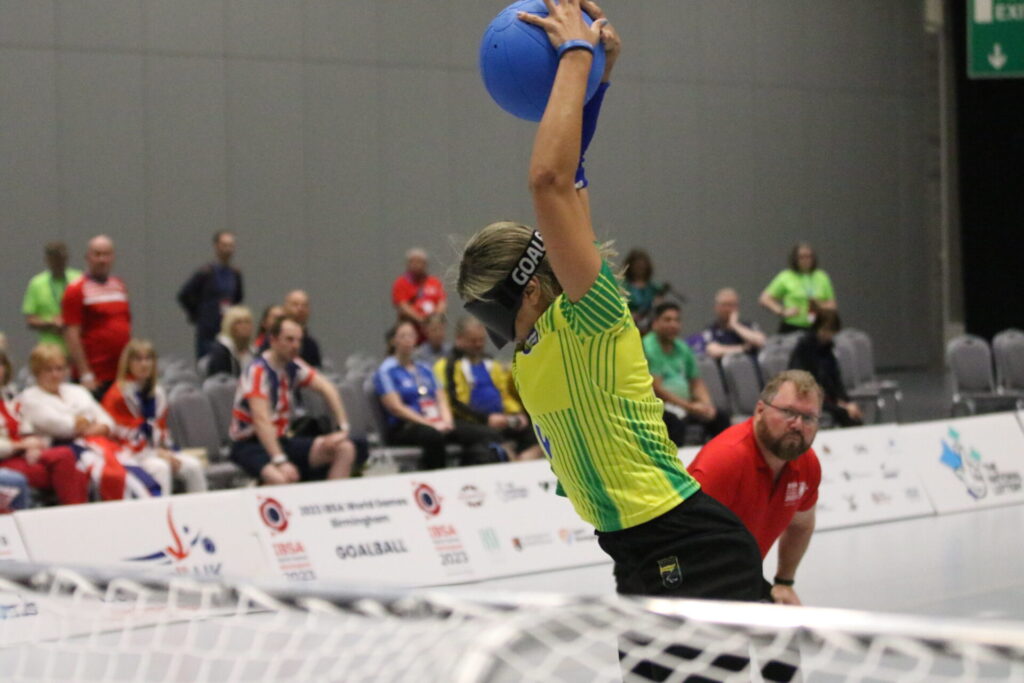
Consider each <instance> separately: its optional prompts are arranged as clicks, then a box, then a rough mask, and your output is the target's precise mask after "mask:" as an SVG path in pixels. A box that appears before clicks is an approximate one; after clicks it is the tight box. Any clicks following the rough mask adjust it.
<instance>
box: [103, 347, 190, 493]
mask: <svg viewBox="0 0 1024 683" xmlns="http://www.w3.org/2000/svg"><path fill="white" fill-rule="evenodd" d="M156 369H157V366H156V350H155V349H154V348H153V344H152V343H150V342H148V341H146V340H144V339H133V340H131V341H130V342H128V345H127V346H125V347H124V350H123V351H122V352H121V360H120V362H119V363H118V366H117V381H115V382H114V384H113V385H112V386H111V387H110V390H109V391H107V393H106V395H105V396H104V397H103V407H104V408H105V409H106V411H107V412H108V413H109V414H110V416H111V418H113V421H114V430H113V434H114V438H115V439H117V440H118V441H119V442H120V443H121V444H122V445H123V446H124V448H122V450H121V452H120V457H121V462H122V463H124V465H125V466H127V467H128V468H129V470H130V468H131V467H133V466H137V467H141V468H142V469H143V470H144V471H145V472H147V473H148V474H149V476H151V477H153V479H154V480H155V481H156V483H157V484H159V485H160V489H161V492H162V493H163V494H164V495H170V494H171V493H172V491H173V487H172V478H177V479H180V480H181V481H182V483H183V484H184V487H185V491H186V492H188V493H197V492H200V491H205V490H206V489H207V485H206V473H205V472H204V470H203V465H202V463H200V462H199V460H198V459H196V458H195V457H193V456H191V455H185V454H183V453H179V452H177V451H176V449H175V448H174V444H173V443H172V442H171V436H170V433H169V432H168V430H167V393H166V392H165V391H164V388H163V387H162V386H160V385H159V384H157V381H156Z"/></svg>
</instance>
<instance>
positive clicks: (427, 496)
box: [412, 482, 441, 517]
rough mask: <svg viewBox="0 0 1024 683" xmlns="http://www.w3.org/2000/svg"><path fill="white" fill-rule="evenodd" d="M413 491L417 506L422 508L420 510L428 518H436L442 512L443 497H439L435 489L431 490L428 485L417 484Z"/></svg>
mask: <svg viewBox="0 0 1024 683" xmlns="http://www.w3.org/2000/svg"><path fill="white" fill-rule="evenodd" d="M413 485H414V486H415V487H416V488H415V490H414V491H413V494H412V497H413V500H415V501H416V504H417V505H419V506H420V510H423V512H424V513H425V514H426V515H427V516H428V517H435V516H437V515H438V514H440V512H441V496H439V495H437V492H436V491H434V489H432V488H430V486H429V485H428V484H416V483H415V482H413Z"/></svg>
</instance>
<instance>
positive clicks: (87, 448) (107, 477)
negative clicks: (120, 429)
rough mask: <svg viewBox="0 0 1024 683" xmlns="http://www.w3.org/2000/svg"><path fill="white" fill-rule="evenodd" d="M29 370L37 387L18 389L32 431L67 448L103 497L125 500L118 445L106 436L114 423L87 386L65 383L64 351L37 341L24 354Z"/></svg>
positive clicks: (124, 476) (124, 480)
mask: <svg viewBox="0 0 1024 683" xmlns="http://www.w3.org/2000/svg"><path fill="white" fill-rule="evenodd" d="M29 369H30V370H31V371H32V374H33V376H34V377H35V379H36V385H35V386H33V387H28V388H27V389H25V390H24V391H23V392H21V395H20V396H19V399H18V400H19V402H20V403H21V414H22V417H23V418H24V419H25V420H26V421H27V422H28V423H30V424H31V425H32V430H33V432H34V433H35V434H36V435H39V436H45V437H49V438H50V439H51V441H52V443H53V444H54V445H67V446H70V447H71V448H72V449H73V450H74V451H75V454H76V456H77V458H78V464H79V467H81V468H82V469H83V470H85V471H86V472H88V473H89V474H90V476H91V477H92V481H93V484H94V485H95V486H96V489H97V491H98V493H99V497H100V498H101V499H102V500H120V499H122V498H124V494H125V482H126V476H127V475H126V472H125V469H124V466H123V465H121V463H120V461H119V460H118V457H117V451H118V450H119V448H120V447H119V446H118V445H117V443H116V442H114V441H112V440H111V439H110V438H109V437H110V434H111V432H112V431H113V428H114V421H113V420H111V419H110V416H109V415H107V413H106V411H104V410H103V408H102V407H100V404H98V403H96V399H94V398H93V397H92V394H91V393H89V391H88V390H87V389H85V388H84V387H80V386H78V385H77V384H70V383H68V382H66V381H65V379H66V377H67V371H68V364H67V358H66V357H65V355H64V350H63V349H61V348H60V347H59V346H55V345H53V344H40V345H38V346H37V347H36V348H34V349H32V354H31V355H30V356H29Z"/></svg>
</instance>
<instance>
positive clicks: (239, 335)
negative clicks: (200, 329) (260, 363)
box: [206, 306, 253, 378]
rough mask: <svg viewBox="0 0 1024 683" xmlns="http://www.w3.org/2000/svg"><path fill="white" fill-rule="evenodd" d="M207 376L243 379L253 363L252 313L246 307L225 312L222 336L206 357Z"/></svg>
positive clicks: (221, 328)
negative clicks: (245, 370) (243, 375)
mask: <svg viewBox="0 0 1024 683" xmlns="http://www.w3.org/2000/svg"><path fill="white" fill-rule="evenodd" d="M206 358H207V361H206V375H207V376H208V377H213V376H214V375H222V374H225V375H231V376H232V377H236V378H237V377H241V375H242V371H243V370H244V369H245V368H246V366H248V365H249V363H251V362H252V358H253V353H252V312H251V311H250V310H249V309H248V308H246V307H245V306H232V307H231V308H229V309H228V310H226V311H224V318H223V319H222V320H221V327H220V334H219V335H217V338H216V339H215V340H214V341H213V343H212V344H211V345H210V353H209V354H207V356H206Z"/></svg>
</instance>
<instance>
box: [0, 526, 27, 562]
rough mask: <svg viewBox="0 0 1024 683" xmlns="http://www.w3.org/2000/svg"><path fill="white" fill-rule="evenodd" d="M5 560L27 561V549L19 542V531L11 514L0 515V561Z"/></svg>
mask: <svg viewBox="0 0 1024 683" xmlns="http://www.w3.org/2000/svg"><path fill="white" fill-rule="evenodd" d="M7 560H19V561H21V562H28V551H27V550H25V544H24V543H22V542H21V533H20V532H19V531H18V523H17V522H15V521H14V516H13V515H4V516H2V517H0V562H3V561H7Z"/></svg>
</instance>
